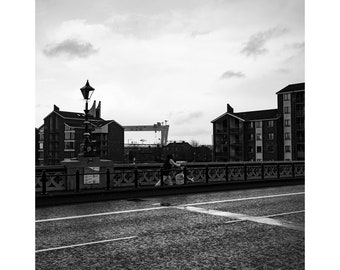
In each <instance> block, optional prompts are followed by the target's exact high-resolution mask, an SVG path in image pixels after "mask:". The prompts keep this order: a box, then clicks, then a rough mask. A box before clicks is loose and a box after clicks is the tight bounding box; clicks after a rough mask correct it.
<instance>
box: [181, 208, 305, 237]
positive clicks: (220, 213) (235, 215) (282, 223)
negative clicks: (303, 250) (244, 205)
mask: <svg viewBox="0 0 340 270" xmlns="http://www.w3.org/2000/svg"><path fill="white" fill-rule="evenodd" d="M175 208H177V209H182V210H188V211H190V212H196V213H200V214H208V215H214V216H221V217H227V218H232V219H236V220H239V221H246V220H247V221H253V222H257V223H262V224H267V225H274V226H280V227H285V228H288V229H293V230H298V231H304V230H305V229H304V227H303V226H300V225H296V224H293V223H290V222H285V221H281V220H277V219H273V218H269V217H256V216H250V215H245V214H239V213H232V212H226V211H219V210H214V209H205V208H200V207H194V206H176V207H175ZM286 214H287V213H286Z"/></svg>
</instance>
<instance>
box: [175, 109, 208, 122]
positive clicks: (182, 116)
mask: <svg viewBox="0 0 340 270" xmlns="http://www.w3.org/2000/svg"><path fill="white" fill-rule="evenodd" d="M202 116H203V113H202V112H201V111H195V112H191V113H188V112H184V111H181V112H172V113H170V116H169V118H172V119H174V124H176V125H186V124H189V123H191V122H192V121H193V120H194V119H198V118H201V117H202Z"/></svg>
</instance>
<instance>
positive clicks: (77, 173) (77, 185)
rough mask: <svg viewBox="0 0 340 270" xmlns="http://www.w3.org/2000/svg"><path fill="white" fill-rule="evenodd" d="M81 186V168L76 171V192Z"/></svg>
mask: <svg viewBox="0 0 340 270" xmlns="http://www.w3.org/2000/svg"><path fill="white" fill-rule="evenodd" d="M79 186H80V177H79V170H77V171H76V192H79Z"/></svg>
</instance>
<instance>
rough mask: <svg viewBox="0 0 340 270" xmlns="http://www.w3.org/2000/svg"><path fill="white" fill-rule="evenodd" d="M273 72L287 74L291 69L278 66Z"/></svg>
mask: <svg viewBox="0 0 340 270" xmlns="http://www.w3.org/2000/svg"><path fill="white" fill-rule="evenodd" d="M275 72H277V73H280V74H289V73H291V70H289V69H287V68H278V69H276V70H275Z"/></svg>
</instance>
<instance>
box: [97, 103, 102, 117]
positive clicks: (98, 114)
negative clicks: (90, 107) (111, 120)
mask: <svg viewBox="0 0 340 270" xmlns="http://www.w3.org/2000/svg"><path fill="white" fill-rule="evenodd" d="M101 103H102V102H101V101H99V103H98V107H97V109H96V117H97V118H100V114H101V113H100V108H101Z"/></svg>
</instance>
